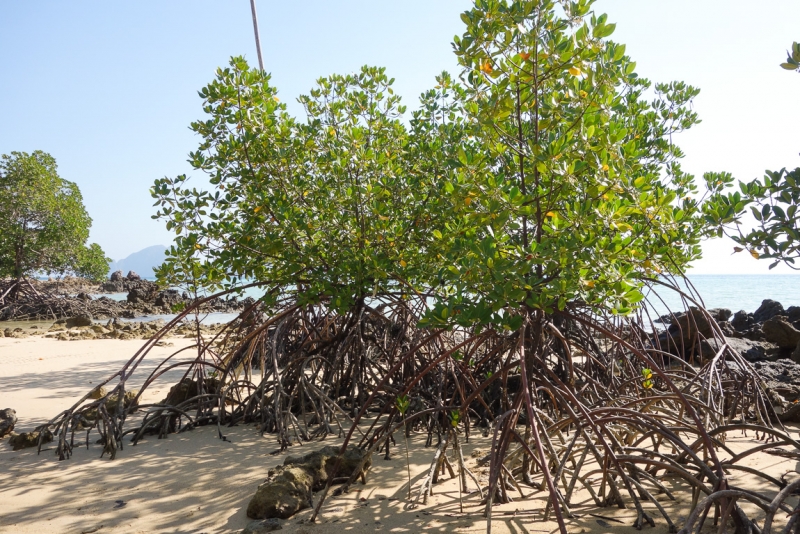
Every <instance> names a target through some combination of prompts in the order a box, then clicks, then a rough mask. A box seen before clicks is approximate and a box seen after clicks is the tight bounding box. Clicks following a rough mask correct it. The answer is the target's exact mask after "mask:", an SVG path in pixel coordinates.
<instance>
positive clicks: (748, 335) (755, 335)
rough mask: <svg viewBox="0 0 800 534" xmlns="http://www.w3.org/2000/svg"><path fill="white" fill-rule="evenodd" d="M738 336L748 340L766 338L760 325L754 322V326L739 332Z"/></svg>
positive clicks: (764, 339)
mask: <svg viewBox="0 0 800 534" xmlns="http://www.w3.org/2000/svg"><path fill="white" fill-rule="evenodd" d="M739 337H741V338H744V339H749V340H750V341H766V340H767V339H766V338H765V337H764V331H763V330H761V326H760V325H758V324H756V325H755V326H753V327H751V328H748V329H747V330H745V331H743V332H739Z"/></svg>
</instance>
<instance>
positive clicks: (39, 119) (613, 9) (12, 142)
mask: <svg viewBox="0 0 800 534" xmlns="http://www.w3.org/2000/svg"><path fill="white" fill-rule="evenodd" d="M470 4H471V3H470V2H469V1H468V0H405V1H403V2H389V1H383V0H381V1H376V0H358V1H357V0H336V1H331V0H305V1H303V2H278V1H277V0H258V1H257V6H258V16H259V24H260V30H261V42H262V50H263V55H264V63H265V69H266V70H267V71H269V72H270V73H272V76H273V83H274V84H275V85H276V86H277V87H278V88H279V90H280V93H279V96H280V98H281V100H282V101H284V102H287V104H288V106H289V110H290V111H291V112H293V113H296V114H299V112H300V106H299V105H298V104H297V103H296V98H297V96H298V95H300V94H303V93H306V92H307V91H308V90H309V89H310V88H311V87H312V86H313V84H314V81H315V80H316V79H317V78H319V77H321V76H326V75H329V74H332V73H347V72H353V71H355V70H357V69H358V68H359V67H360V66H361V65H364V64H372V65H380V66H385V67H386V68H387V73H388V74H389V75H390V76H392V77H394V78H395V79H396V82H395V86H394V87H395V91H396V93H398V94H400V95H402V96H403V97H404V102H405V103H406V104H407V105H408V106H409V108H410V109H414V108H415V107H416V102H417V97H418V95H419V94H420V93H421V92H423V91H424V90H425V89H427V88H429V87H431V86H432V85H434V82H433V78H434V76H435V75H436V74H438V73H439V72H441V71H442V70H450V71H451V72H454V73H455V72H457V70H458V69H457V66H456V60H455V56H454V55H453V54H452V49H451V42H452V39H453V36H454V35H456V34H459V35H460V34H461V33H462V31H463V28H462V26H463V25H462V22H461V20H460V18H459V14H460V13H461V12H462V11H464V10H465V9H467V8H469V6H470ZM595 11H597V12H598V13H601V12H605V13H608V16H609V20H610V21H612V22H616V23H617V31H616V32H615V34H614V35H613V37H612V39H614V40H615V41H617V42H622V43H625V44H626V45H627V52H628V54H629V55H631V56H632V58H633V59H634V60H635V61H636V62H637V65H638V67H637V72H638V73H639V74H640V76H644V77H647V78H649V79H651V80H653V81H664V82H666V81H671V80H683V81H686V82H687V83H689V84H691V85H694V86H697V87H699V88H701V90H702V92H701V94H700V96H699V97H698V98H697V100H696V102H695V109H696V111H697V112H698V113H699V115H700V118H701V119H702V120H703V122H702V123H701V124H700V125H698V126H696V127H695V128H694V129H692V130H691V131H690V132H687V133H684V134H682V135H681V136H680V137H679V138H678V139H677V142H678V143H679V144H680V146H681V147H682V148H683V149H684V151H685V152H686V158H685V160H684V162H683V166H684V169H685V170H687V171H688V172H691V173H693V174H696V175H697V176H701V175H702V174H703V172H706V171H728V172H731V173H733V174H734V176H736V177H737V178H740V179H747V180H750V179H752V178H755V177H760V176H761V175H763V171H764V170H765V169H771V170H777V169H780V168H782V167H787V168H794V167H797V166H800V156H798V152H799V151H800V106H798V105H797V102H798V96H800V75H798V74H795V73H790V72H787V71H784V70H783V69H781V68H780V67H779V66H778V64H779V63H781V62H782V61H784V59H785V55H786V53H785V50H786V49H787V48H788V47H789V46H790V45H791V43H792V42H793V41H800V24H798V21H800V2H798V1H797V0H762V1H761V2H759V3H758V4H757V7H756V4H753V2H752V1H743V0H702V1H697V0H671V1H670V2H663V1H659V0H598V1H597V2H596V4H595ZM233 55H244V56H245V57H246V58H247V59H248V61H250V63H251V64H253V65H256V64H257V55H256V50H255V42H254V38H253V27H252V19H251V15H250V3H249V1H248V0H217V1H210V0H170V1H169V2H164V1H155V0H136V1H132V0H129V1H127V2H121V1H116V2H107V1H104V2H101V1H98V0H84V1H81V2H63V1H57V0H50V1H45V0H26V1H25V2H13V1H11V0H0V154H6V153H9V152H11V151H25V152H32V151H34V150H37V149H38V150H44V151H46V152H49V153H50V154H52V155H53V156H54V157H55V158H56V160H57V161H58V164H59V173H60V175H61V176H62V177H63V178H65V179H67V180H70V181H73V182H75V183H77V184H78V186H79V187H80V189H81V191H82V193H83V196H84V202H85V205H86V208H87V210H88V212H89V214H90V215H91V217H92V218H93V226H92V231H91V240H92V241H96V242H97V243H99V244H100V245H101V246H102V247H103V249H104V250H105V251H106V253H107V255H109V256H110V257H112V258H114V259H121V258H124V257H125V256H127V255H129V254H131V253H133V252H136V251H138V250H140V249H143V248H145V247H148V246H151V245H154V244H169V242H170V241H171V239H172V237H171V235H170V234H169V233H168V232H167V231H166V230H165V229H164V227H163V223H162V222H160V221H154V220H152V219H151V216H152V214H153V213H155V208H154V207H153V199H152V198H151V197H150V194H149V187H150V186H151V185H152V183H153V181H154V180H155V179H157V178H161V177H163V176H176V175H179V174H184V173H186V174H189V175H191V176H192V177H193V181H196V182H197V185H198V186H199V185H202V184H203V183H204V179H203V177H202V176H201V175H199V174H198V173H197V172H195V171H193V170H192V168H191V166H190V165H189V164H188V163H187V162H186V159H187V154H188V153H189V152H190V151H192V150H194V149H196V148H197V144H198V142H199V139H198V138H197V137H196V136H195V135H194V134H193V133H192V132H191V131H190V130H189V128H188V127H189V124H190V123H191V122H192V121H193V120H197V119H200V118H202V115H203V113H202V109H201V100H200V98H199V97H198V95H197V91H198V90H199V89H200V88H202V87H203V86H204V85H206V84H207V83H208V82H210V81H211V80H212V79H213V76H214V71H215V70H216V68H217V67H219V66H224V65H226V64H227V62H228V59H229V58H230V56H233ZM732 249H733V243H732V242H730V241H725V240H720V241H712V242H708V243H706V244H705V245H704V256H705V257H704V259H703V260H701V261H700V262H698V263H697V264H696V265H695V268H694V269H693V271H692V272H694V273H698V274H699V273H718V274H724V273H742V274H745V273H766V272H768V271H767V266H768V263H767V262H764V261H761V262H759V261H757V260H754V259H752V258H751V257H750V256H749V255H746V254H738V255H731V252H732ZM772 272H792V271H790V270H788V269H784V268H777V269H775V270H774V271H772Z"/></svg>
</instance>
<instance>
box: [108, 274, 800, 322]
mask: <svg viewBox="0 0 800 534" xmlns="http://www.w3.org/2000/svg"><path fill="white" fill-rule="evenodd" d="M688 280H689V283H690V284H691V285H692V286H693V288H694V290H695V291H696V293H697V294H699V296H700V298H701V299H702V302H703V303H704V304H705V307H706V308H728V309H730V310H731V311H732V312H734V313H735V312H737V311H739V310H745V311H747V312H754V311H755V310H756V309H757V308H758V307H759V306H760V305H761V301H763V300H764V299H772V300H777V301H778V302H780V303H781V304H783V306H784V308H788V307H789V306H800V274H797V275H795V274H768V275H764V274H696V275H690V276H689V277H688ZM683 289H684V290H685V291H687V292H689V291H688V289H689V288H688V287H686V286H683ZM261 293H262V290H259V289H256V288H252V289H250V290H247V291H245V296H250V297H253V298H258V297H260V296H261ZM659 295H660V296H661V299H663V302H661V300H660V299H658V298H657V297H655V296H654V295H650V296H649V299H648V301H649V302H650V306H651V308H652V312H651V313H652V314H654V315H655V316H658V315H663V314H665V313H667V311H668V310H672V311H681V310H683V308H684V306H683V305H682V304H681V299H680V297H679V296H678V295H676V294H675V292H673V291H670V290H666V289H660V290H659ZM96 296H101V295H96ZM105 296H107V297H110V298H113V299H117V300H124V299H125V297H126V293H117V294H112V295H105ZM234 316H235V315H234V314H227V313H212V314H209V315H208V316H207V317H206V318H205V322H225V321H228V320H231V319H233V318H234ZM172 317H174V316H171V315H159V316H150V317H142V318H137V319H135V320H136V321H141V320H153V319H157V318H160V319H165V320H169V319H171V318H172Z"/></svg>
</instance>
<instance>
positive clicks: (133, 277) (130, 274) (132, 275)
mask: <svg viewBox="0 0 800 534" xmlns="http://www.w3.org/2000/svg"><path fill="white" fill-rule="evenodd" d="M125 278H127V279H128V280H131V281H134V280H141V279H142V277H141V276H139V275H138V274H136V273H135V272H133V271H128V275H127V276H126V277H125Z"/></svg>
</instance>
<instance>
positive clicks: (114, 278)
mask: <svg viewBox="0 0 800 534" xmlns="http://www.w3.org/2000/svg"><path fill="white" fill-rule="evenodd" d="M108 279H109V280H110V281H111V282H122V281H123V280H124V279H125V276H124V275H123V274H122V271H114V272H113V273H111V276H110V277H109V278H108Z"/></svg>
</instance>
